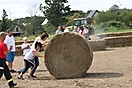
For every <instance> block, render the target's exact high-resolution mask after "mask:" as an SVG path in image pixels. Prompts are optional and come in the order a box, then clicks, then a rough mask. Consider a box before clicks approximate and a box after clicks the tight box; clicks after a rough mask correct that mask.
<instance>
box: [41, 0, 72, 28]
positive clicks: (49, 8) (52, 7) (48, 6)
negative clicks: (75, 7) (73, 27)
mask: <svg viewBox="0 0 132 88" xmlns="http://www.w3.org/2000/svg"><path fill="white" fill-rule="evenodd" d="M65 3H68V1H67V0H45V6H42V4H40V10H41V11H42V12H43V13H44V16H45V18H47V19H48V20H50V22H51V24H53V25H54V26H58V25H63V24H66V22H67V20H66V18H65V16H67V15H68V14H69V12H70V7H69V5H68V6H65Z"/></svg>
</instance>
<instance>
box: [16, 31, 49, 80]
mask: <svg viewBox="0 0 132 88" xmlns="http://www.w3.org/2000/svg"><path fill="white" fill-rule="evenodd" d="M47 38H48V34H47V33H42V35H41V36H39V37H37V38H36V39H35V41H34V42H33V44H32V46H30V44H29V43H28V39H27V38H26V37H24V38H23V41H24V43H23V44H22V45H21V49H22V50H23V58H24V65H25V66H24V67H23V68H22V69H21V70H19V71H18V73H19V75H18V79H21V80H24V78H23V74H24V73H25V72H27V70H28V69H29V68H31V69H30V71H29V73H28V75H27V76H28V77H29V78H36V76H34V72H35V70H36V69H37V66H38V65H39V60H38V57H43V55H39V54H38V51H39V50H40V49H41V48H43V49H44V48H45V46H46V45H47V44H48V43H47V42H46V41H45V40H46V39H47Z"/></svg>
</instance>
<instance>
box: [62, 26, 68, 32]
mask: <svg viewBox="0 0 132 88" xmlns="http://www.w3.org/2000/svg"><path fill="white" fill-rule="evenodd" d="M62 27H63V29H64V32H70V31H69V30H68V29H67V28H66V26H65V25H63V26H62Z"/></svg>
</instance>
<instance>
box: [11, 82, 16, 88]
mask: <svg viewBox="0 0 132 88" xmlns="http://www.w3.org/2000/svg"><path fill="white" fill-rule="evenodd" d="M16 85H17V83H12V84H10V85H9V88H14V86H16Z"/></svg>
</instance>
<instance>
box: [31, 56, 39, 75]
mask: <svg viewBox="0 0 132 88" xmlns="http://www.w3.org/2000/svg"><path fill="white" fill-rule="evenodd" d="M34 63H35V65H36V68H34V69H33V71H32V73H31V75H33V74H34V73H35V71H36V69H37V67H38V66H39V59H38V57H34Z"/></svg>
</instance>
